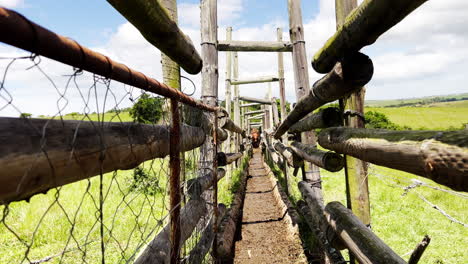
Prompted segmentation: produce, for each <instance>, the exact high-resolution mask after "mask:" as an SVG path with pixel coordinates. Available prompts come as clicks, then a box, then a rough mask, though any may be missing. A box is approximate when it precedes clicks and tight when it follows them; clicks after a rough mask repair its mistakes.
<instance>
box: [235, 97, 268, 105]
mask: <svg viewBox="0 0 468 264" xmlns="http://www.w3.org/2000/svg"><path fill="white" fill-rule="evenodd" d="M239 100H242V101H246V102H253V103H258V104H267V105H269V104H271V101H270V100H266V99H259V98H253V97H247V96H240V97H239Z"/></svg>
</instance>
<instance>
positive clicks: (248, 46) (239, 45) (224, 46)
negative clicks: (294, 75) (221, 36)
mask: <svg viewBox="0 0 468 264" xmlns="http://www.w3.org/2000/svg"><path fill="white" fill-rule="evenodd" d="M218 50H219V51H246V52H254V51H261V52H288V51H292V44H291V42H289V41H236V40H229V41H223V40H220V41H218Z"/></svg>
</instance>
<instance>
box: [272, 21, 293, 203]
mask: <svg viewBox="0 0 468 264" xmlns="http://www.w3.org/2000/svg"><path fill="white" fill-rule="evenodd" d="M276 37H277V38H276V39H277V40H278V41H283V29H282V28H277V29H276ZM278 78H279V82H278V85H279V95H280V108H281V122H282V121H284V120H285V119H286V116H287V115H288V113H287V112H286V91H285V85H284V58H283V53H282V52H278ZM282 141H283V143H284V144H287V143H288V135H287V134H284V135H283V136H282ZM283 174H284V181H285V184H286V190H285V191H286V194H287V195H290V194H291V184H290V182H291V180H290V179H289V173H288V166H287V162H286V160H283Z"/></svg>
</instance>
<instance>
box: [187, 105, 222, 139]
mask: <svg viewBox="0 0 468 264" xmlns="http://www.w3.org/2000/svg"><path fill="white" fill-rule="evenodd" d="M182 109H183V120H184V123H186V124H187V125H189V126H193V127H199V128H201V129H203V131H204V132H205V134H207V135H208V134H209V135H212V134H213V122H211V121H210V119H209V118H208V116H207V114H208V113H206V112H204V111H202V110H200V109H198V108H195V107H192V106H188V105H184V106H183V108H182ZM217 115H218V116H219V115H220V111H217ZM223 119H224V121H223V122H224V124H225V123H226V122H227V119H228V118H220V120H223ZM216 133H217V139H218V142H223V141H225V140H226V139H227V138H228V133H227V131H226V130H224V129H222V128H219V127H218V128H216Z"/></svg>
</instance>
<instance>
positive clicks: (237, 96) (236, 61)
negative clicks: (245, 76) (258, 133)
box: [232, 52, 242, 152]
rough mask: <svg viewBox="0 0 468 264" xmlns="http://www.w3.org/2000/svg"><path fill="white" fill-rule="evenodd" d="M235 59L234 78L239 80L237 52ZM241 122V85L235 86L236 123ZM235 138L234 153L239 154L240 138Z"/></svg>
mask: <svg viewBox="0 0 468 264" xmlns="http://www.w3.org/2000/svg"><path fill="white" fill-rule="evenodd" d="M233 57H234V58H233V69H232V78H233V79H236V80H237V79H238V78H239V57H238V55H237V52H233ZM240 121H241V120H240V106H239V85H234V123H235V124H241V122H240ZM241 126H242V124H241ZM234 138H235V140H234V152H239V142H240V136H239V135H238V134H236V135H235V136H234Z"/></svg>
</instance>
